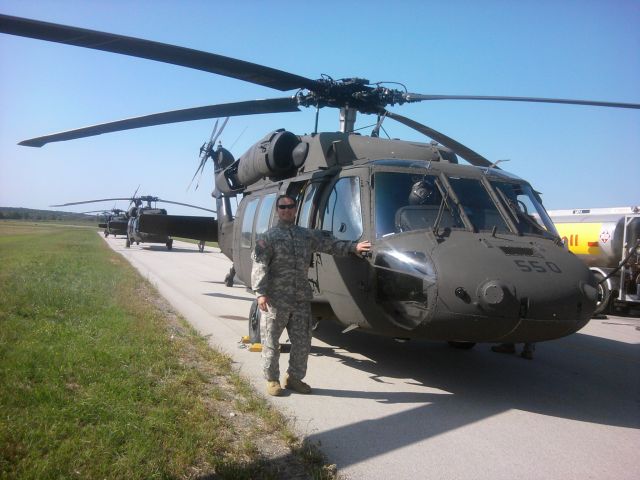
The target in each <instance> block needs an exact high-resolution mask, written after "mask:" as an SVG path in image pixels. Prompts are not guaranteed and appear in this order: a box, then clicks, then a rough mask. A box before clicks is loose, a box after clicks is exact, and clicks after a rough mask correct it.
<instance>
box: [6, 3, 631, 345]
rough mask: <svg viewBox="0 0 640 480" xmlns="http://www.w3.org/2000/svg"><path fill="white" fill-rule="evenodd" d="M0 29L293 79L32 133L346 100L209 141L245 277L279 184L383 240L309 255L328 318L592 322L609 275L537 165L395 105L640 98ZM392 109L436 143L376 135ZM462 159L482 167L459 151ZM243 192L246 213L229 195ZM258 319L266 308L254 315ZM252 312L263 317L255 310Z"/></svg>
mask: <svg viewBox="0 0 640 480" xmlns="http://www.w3.org/2000/svg"><path fill="white" fill-rule="evenodd" d="M0 32H4V33H8V34H12V35H19V36H25V37H31V38H35V39H40V40H47V41H53V42H58V43H64V44H68V45H75V46H80V47H85V48H91V49H97V50H103V51H108V52H113V53H119V54H125V55H131V56H134V57H139V58H146V59H149V60H156V61H160V62H164V63H170V64H174V65H179V66H184V67H188V68H193V69H197V70H202V71H207V72H210V73H215V74H218V75H224V76H227V77H231V78H236V79H239V80H243V81H246V82H251V83H254V84H258V85H262V86H266V87H270V88H273V89H275V90H280V91H290V90H295V93H294V94H292V95H290V96H286V97H281V98H272V99H266V100H252V101H244V102H235V103H227V104H217V105H209V106H204V107H197V108H188V109H183V110H175V111H170V112H163V113H156V114H151V115H146V116H142V117H136V118H130V119H126V120H120V121H115V122H110V123H105V124H100V125H94V126H90V127H85V128H79V129H76V130H71V131H66V132H62V133H56V134H52V135H46V136H42V137H37V138H32V139H29V140H25V141H23V142H20V145H26V146H33V147H41V146H43V145H45V144H46V143H49V142H57V141H64V140H71V139H76V138H82V137H88V136H93V135H99V134H102V133H108V132H115V131H121V130H127V129H132V128H139V127H146V126H152V125H161V124H166V123H173V122H183V121H189V120H200V119H208V118H219V117H231V116H238V115H252V114H259V113H262V114H264V113H277V112H297V111H299V107H315V108H316V109H317V110H318V111H319V110H320V109H321V108H323V107H331V108H337V109H339V111H340V131H339V132H327V133H320V132H317V115H316V128H315V130H314V133H313V134H310V135H298V134H295V133H292V132H289V131H284V130H275V131H273V132H271V133H269V134H267V135H266V136H265V137H264V138H263V139H261V140H260V141H258V142H257V143H256V144H255V145H254V146H253V147H251V148H250V149H249V150H248V151H247V152H246V153H244V154H243V155H241V156H240V157H239V158H238V159H237V160H236V159H235V158H234V157H233V155H232V154H231V153H230V152H229V151H227V150H225V149H224V148H222V147H219V148H217V149H216V150H215V151H213V150H211V151H210V157H211V158H212V160H213V163H214V168H215V190H214V192H213V196H214V197H215V201H216V205H217V212H218V218H217V238H218V242H219V245H220V248H221V250H222V252H223V253H224V254H225V255H227V256H228V257H229V258H230V259H232V260H233V262H234V266H235V268H236V270H237V274H238V277H239V278H240V279H241V280H242V281H243V282H244V283H245V284H247V285H249V284H250V270H251V258H250V253H251V251H252V248H253V245H254V242H255V239H256V236H257V235H259V234H261V233H262V232H264V231H265V230H266V229H267V228H269V226H270V225H271V224H272V223H273V222H274V217H275V213H274V208H273V207H274V203H275V199H276V198H277V195H280V194H285V193H286V194H290V195H293V196H294V197H296V198H298V200H299V201H298V211H297V217H296V219H297V220H296V221H297V223H298V224H300V225H302V226H305V227H310V228H318V229H323V230H328V231H331V232H332V233H333V234H334V235H335V236H337V237H338V238H341V239H349V240H356V239H370V240H371V241H372V244H373V249H372V254H371V255H370V256H368V257H366V258H357V257H350V258H333V257H331V256H327V255H324V254H316V255H314V257H313V258H312V259H310V262H311V263H310V269H309V281H310V282H311V284H312V286H313V288H314V292H315V298H314V303H313V311H314V314H315V315H316V317H317V318H325V317H327V318H328V317H332V318H334V319H337V321H338V322H340V323H341V324H342V325H344V326H345V327H346V328H345V331H348V330H352V329H355V328H359V329H361V330H363V331H367V332H371V333H375V334H380V335H385V336H389V337H396V338H399V339H408V338H424V339H430V340H444V341H449V342H450V343H452V344H453V345H454V346H460V347H463V348H467V347H470V346H472V345H473V344H474V342H538V341H543V340H551V339H555V338H559V337H562V336H565V335H568V334H571V333H573V332H576V331H578V330H579V329H580V328H582V327H583V326H584V325H585V324H586V323H587V322H588V320H589V318H590V317H591V315H592V313H593V311H594V308H595V304H596V297H597V293H596V282H595V280H594V278H593V277H592V276H591V275H590V273H589V271H588V270H587V268H586V267H585V266H584V265H583V264H582V262H580V260H578V259H577V258H576V257H575V256H574V255H573V254H571V253H569V252H568V251H567V249H566V248H565V247H564V245H563V244H562V241H561V240H560V238H559V236H558V234H557V232H556V229H555V227H554V225H553V223H552V222H551V220H550V219H549V216H548V215H547V212H546V211H545V209H544V207H543V205H542V201H541V198H540V195H539V194H538V193H537V192H536V191H535V190H534V189H533V188H532V187H531V185H530V184H529V183H528V182H527V181H526V180H524V179H521V178H518V177H516V176H514V175H511V174H509V173H507V172H505V171H504V170H501V169H500V168H498V167H497V165H496V163H495V162H492V161H490V160H488V159H486V158H484V157H483V156H482V155H480V154H479V153H477V152H475V151H473V150H472V149H470V148H468V147H466V146H464V145H462V144H460V143H459V142H457V141H456V140H454V139H452V138H450V137H448V136H447V135H445V134H443V133H441V132H438V131H436V130H434V129H432V128H429V127H427V126H426V125H423V124H421V123H419V122H417V121H415V120H412V119H409V118H406V117H404V116H402V115H399V114H398V113H395V112H392V111H390V110H388V108H387V107H389V106H394V105H402V104H405V103H411V102H422V101H433V100H464V99H466V100H485V101H511V102H542V103H554V104H569V105H591V106H601V107H617V108H633V109H638V108H640V105H637V104H629V103H617V102H601V101H590V100H570V99H551V98H534V97H505V96H499V97H496V96H476V95H425V94H419V93H411V92H409V91H407V90H406V88H403V89H394V88H389V87H387V86H386V83H384V82H383V83H371V82H369V81H368V80H365V79H361V78H345V79H341V80H334V79H332V78H331V77H329V76H323V77H322V78H320V79H318V80H313V79H309V78H306V77H303V76H299V75H295V74H292V73H288V72H284V71H281V70H277V69H273V68H270V67H266V66H263V65H258V64H254V63H249V62H245V61H242V60H238V59H234V58H229V57H224V56H221V55H216V54H212V53H207V52H203V51H197V50H192V49H188V48H183V47H178V46H173V45H167V44H162V43H158V42H153V41H149V40H142V39H138V38H133V37H126V36H122V35H115V34H111V33H104V32H97V31H92V30H86V29H82V28H77V27H71V26H64V25H58V24H52V23H46V22H41V21H37V20H31V19H24V18H18V17H10V16H6V15H2V16H0ZM358 112H359V113H363V114H372V115H376V116H377V119H378V120H377V124H376V126H375V128H374V129H373V131H372V133H371V135H369V136H364V135H360V134H356V133H354V124H355V120H356V114H357V113H358ZM385 119H391V120H395V121H397V122H399V123H401V124H403V125H406V126H408V127H410V128H412V129H414V130H416V131H418V132H420V133H422V134H424V135H426V136H427V137H429V138H430V139H432V141H431V142H430V143H418V142H414V141H411V142H408V141H402V140H387V139H382V138H380V137H379V132H380V130H381V128H382V122H383V121H384V120H385ZM458 157H461V158H463V159H465V160H466V161H467V162H468V163H469V164H470V165H463V164H459V163H458ZM238 195H242V200H241V202H240V204H239V207H238V209H237V212H235V215H234V212H233V211H232V208H231V203H230V200H231V199H232V198H234V197H237V196H238ZM253 320H254V322H255V318H254V319H253ZM254 322H250V323H254Z"/></svg>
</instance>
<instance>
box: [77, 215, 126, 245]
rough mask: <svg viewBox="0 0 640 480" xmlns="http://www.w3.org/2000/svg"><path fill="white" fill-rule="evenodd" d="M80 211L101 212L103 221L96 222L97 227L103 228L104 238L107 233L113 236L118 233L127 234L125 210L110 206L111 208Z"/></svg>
mask: <svg viewBox="0 0 640 480" xmlns="http://www.w3.org/2000/svg"><path fill="white" fill-rule="evenodd" d="M82 213H87V214H88V213H96V214H101V215H100V216H102V217H103V219H104V221H102V222H99V223H98V228H104V236H105V238H106V237H108V236H109V235H113V236H114V237H116V236H118V235H125V236H126V235H127V223H128V217H127V215H126V213H127V212H126V211H125V210H120V209H119V208H112V209H111V210H91V211H89V212H82Z"/></svg>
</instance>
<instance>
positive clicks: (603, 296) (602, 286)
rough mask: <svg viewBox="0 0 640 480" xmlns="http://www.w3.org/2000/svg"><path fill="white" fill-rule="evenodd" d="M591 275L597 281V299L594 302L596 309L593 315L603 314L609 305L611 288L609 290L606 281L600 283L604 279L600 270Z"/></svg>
mask: <svg viewBox="0 0 640 480" xmlns="http://www.w3.org/2000/svg"><path fill="white" fill-rule="evenodd" d="M593 276H594V277H595V279H596V282H598V301H597V302H596V309H595V311H594V312H593V315H594V316H596V315H605V314H606V313H607V312H608V311H609V306H610V305H611V290H609V286H608V285H607V282H603V283H600V282H601V281H602V280H603V279H604V276H603V275H602V274H601V273H600V272H593Z"/></svg>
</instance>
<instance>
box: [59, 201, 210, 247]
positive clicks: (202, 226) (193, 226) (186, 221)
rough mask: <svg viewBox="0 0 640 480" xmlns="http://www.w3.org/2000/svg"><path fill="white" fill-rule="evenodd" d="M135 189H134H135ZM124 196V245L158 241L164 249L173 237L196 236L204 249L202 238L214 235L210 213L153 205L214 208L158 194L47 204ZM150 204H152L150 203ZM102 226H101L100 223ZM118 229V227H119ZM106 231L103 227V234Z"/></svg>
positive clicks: (72, 203)
mask: <svg viewBox="0 0 640 480" xmlns="http://www.w3.org/2000/svg"><path fill="white" fill-rule="evenodd" d="M136 193H137V190H136ZM118 200H127V201H129V202H130V206H129V209H128V210H127V212H126V214H125V215H124V216H123V217H124V218H126V226H125V229H124V233H121V234H123V235H126V237H127V240H126V243H125V246H126V247H127V248H129V247H131V245H132V244H133V243H135V244H136V245H140V244H141V243H162V244H164V245H166V247H167V250H171V249H172V248H173V238H172V237H181V238H190V239H194V240H198V249H199V250H200V252H203V251H204V245H205V242H206V241H215V240H216V239H217V222H216V221H215V219H214V218H213V217H191V216H186V215H168V214H167V210H166V209H164V208H156V206H155V204H156V203H157V202H161V203H171V204H174V205H182V206H184V207H190V208H197V209H199V210H204V211H207V212H211V213H215V210H211V209H208V208H203V207H198V206H197V205H189V204H187V203H180V202H174V201H171V200H163V199H161V198H158V197H152V196H150V195H144V196H139V197H136V194H135V193H134V194H133V196H132V197H119V198H102V199H98V200H84V201H81V202H70V203H63V204H60V205H51V206H52V207H67V206H70V205H82V204H86V203H97V202H109V201H118ZM152 203H153V204H154V205H153V206H152V205H151V204H152ZM117 225H118V227H119V228H121V227H122V221H120V222H118V224H117ZM101 228H102V227H101ZM119 231H122V230H119ZM106 236H107V233H106V231H105V237H106Z"/></svg>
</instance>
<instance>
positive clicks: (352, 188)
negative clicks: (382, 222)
mask: <svg viewBox="0 0 640 480" xmlns="http://www.w3.org/2000/svg"><path fill="white" fill-rule="evenodd" d="M322 229H323V230H328V231H330V232H332V233H333V235H334V236H335V237H336V238H338V239H340V240H358V239H359V238H360V237H361V236H362V231H363V228H362V210H361V204H360V179H359V178H358V177H345V178H341V179H340V180H338V181H337V182H336V184H335V185H334V186H333V189H332V190H331V194H330V195H329V199H328V200H327V204H326V206H325V209H324V216H323V218H322Z"/></svg>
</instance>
